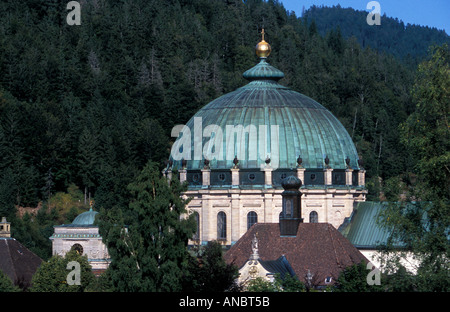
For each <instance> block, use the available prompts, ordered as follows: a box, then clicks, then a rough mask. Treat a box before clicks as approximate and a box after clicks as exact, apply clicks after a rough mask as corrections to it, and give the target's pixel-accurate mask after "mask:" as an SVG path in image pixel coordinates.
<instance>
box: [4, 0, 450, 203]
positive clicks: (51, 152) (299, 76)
mask: <svg viewBox="0 0 450 312" xmlns="http://www.w3.org/2000/svg"><path fill="white" fill-rule="evenodd" d="M0 11H1V12H10V13H9V14H7V15H5V14H3V15H1V16H0V25H1V26H0V33H2V36H1V38H0V72H1V73H2V75H0V125H1V126H0V154H1V155H2V158H1V159H0V201H3V200H4V199H7V200H8V203H10V202H11V201H13V202H14V204H18V205H29V206H35V205H36V204H37V203H38V202H39V201H46V200H48V198H49V197H50V194H55V193H57V192H67V187H68V186H69V185H71V184H76V185H77V186H78V187H79V189H80V190H82V191H83V192H84V190H85V189H87V191H88V192H90V193H91V195H92V197H95V198H96V205H97V207H104V208H106V209H109V208H111V207H112V206H113V205H119V206H120V207H122V208H124V207H126V206H127V205H128V202H129V200H130V197H129V193H128V192H127V191H126V186H127V185H128V184H130V183H131V182H132V181H133V179H134V178H135V177H136V176H137V175H138V174H139V172H140V171H141V170H142V168H143V167H144V166H145V164H146V163H147V161H148V160H149V159H151V160H152V161H155V162H157V163H158V164H161V163H163V162H164V161H165V160H166V159H167V157H168V155H169V146H170V142H169V141H170V140H172V138H170V130H171V129H172V127H173V126H174V125H175V124H182V123H186V122H187V120H188V119H189V118H190V117H191V116H192V115H193V114H194V113H195V112H196V111H197V110H198V109H199V108H200V107H202V106H204V105H205V104H206V103H208V102H209V101H211V100H212V99H214V98H216V97H218V96H220V95H222V94H224V93H226V92H230V91H232V90H235V89H236V88H238V87H240V86H242V85H243V84H244V83H245V80H244V79H243V78H242V73H243V72H244V71H245V70H247V69H249V68H250V67H251V66H253V65H254V64H255V62H256V57H255V54H254V51H253V46H254V44H255V43H256V42H257V41H258V40H259V39H260V34H259V29H260V28H261V26H262V24H264V27H265V28H266V33H267V35H266V38H267V40H268V41H269V42H270V43H271V45H272V47H273V53H272V55H271V56H270V62H271V63H273V65H275V66H276V67H278V68H280V69H281V70H283V71H284V73H285V77H286V78H285V79H283V80H282V81H281V82H282V83H284V84H286V85H287V86H289V87H291V88H292V89H294V90H297V91H300V92H302V93H304V94H306V95H308V96H310V97H312V98H314V99H315V100H317V101H319V102H320V103H322V104H323V105H324V106H325V107H326V108H328V109H330V110H331V111H332V113H333V114H335V115H336V116H337V117H338V118H339V119H340V120H341V121H342V123H343V124H344V125H345V127H346V128H347V130H348V131H349V133H350V134H351V136H352V138H353V139H354V141H355V143H356V145H357V148H358V153H359V154H360V155H361V157H362V158H363V159H364V163H365V167H366V169H367V180H368V181H369V180H370V178H371V177H378V176H381V177H382V178H383V179H384V180H385V179H388V178H390V177H393V176H399V175H400V174H403V173H404V172H405V168H406V167H407V165H408V156H407V154H406V153H405V151H404V150H403V149H402V148H400V144H399V140H398V132H399V130H398V125H399V124H400V123H401V122H404V121H405V119H406V118H407V116H408V114H409V113H410V112H411V110H412V107H411V105H410V103H411V101H410V99H411V98H410V94H409V90H410V88H411V85H412V83H413V69H411V68H410V67H406V66H404V65H403V63H402V62H400V61H398V60H397V59H395V58H394V57H392V56H391V55H390V54H392V53H393V54H394V55H397V54H398V53H397V52H398V50H402V51H407V52H408V53H410V54H411V55H413V56H414V62H415V61H416V60H420V55H422V54H421V53H422V52H421V51H422V50H423V47H424V46H425V45H428V44H429V42H431V41H430V40H434V41H435V42H442V40H444V41H445V40H448V36H446V35H445V34H443V33H442V32H439V31H437V30H432V29H427V28H425V27H419V26H411V27H409V26H408V27H407V30H405V31H403V32H402V30H401V29H402V28H403V27H402V26H401V23H399V22H398V21H391V20H390V19H387V18H383V21H384V22H383V24H382V25H383V26H380V27H376V29H377V30H378V32H375V28H374V27H372V28H370V29H368V28H367V27H364V28H361V29H360V28H358V27H355V26H354V21H355V18H356V16H357V15H358V14H361V13H362V12H359V13H355V12H352V11H351V10H350V11H349V10H347V9H342V8H338V7H336V8H327V9H325V8H323V9H319V8H313V9H311V11H310V12H309V11H308V12H306V13H305V16H304V17H302V18H297V17H296V16H295V15H294V14H293V13H290V12H286V10H285V9H284V7H283V6H282V4H281V3H279V2H277V1H259V0H258V1H256V0H255V1H245V2H242V1H231V2H230V1H228V2H227V1H212V2H211V1H206V0H194V1H171V2H169V3H162V2H158V1H137V2H136V1H133V4H132V2H131V1H129V0H126V1H121V2H119V3H118V2H117V1H113V0H105V1H103V2H102V5H99V4H98V3H97V2H95V1H94V2H89V1H88V2H87V3H86V4H85V5H84V6H83V12H82V14H83V22H82V25H81V27H71V26H68V25H66V24H65V15H64V13H66V10H65V7H64V6H61V5H59V4H56V3H53V2H52V5H49V4H46V3H45V1H38V2H36V1H33V2H25V3H23V5H22V6H17V5H16V4H15V3H14V2H12V1H6V2H5V1H4V2H2V3H1V4H0ZM58 12H59V13H58ZM219 12H220V13H219ZM355 14H356V15H355ZM336 15H338V16H339V17H340V18H339V19H338V18H336ZM10 16H13V17H14V18H10ZM313 18H314V19H315V21H314V20H313ZM362 20H364V21H365V18H363V19H362ZM323 21H325V22H323ZM337 21H339V23H340V24H341V26H340V28H336V27H334V24H333V23H335V22H337ZM328 22H330V23H328ZM331 22H332V23H331ZM261 23H262V24H261ZM324 24H327V25H329V26H331V28H327V29H325V30H324V28H323V27H324V26H323V25H324ZM397 24H398V25H397ZM385 27H386V28H387V29H388V30H389V29H390V30H389V31H388V32H387V33H388V34H387V35H386V32H385V30H384V28H385ZM351 30H355V31H362V32H363V33H361V34H356V35H357V36H356V37H357V38H359V39H362V40H366V41H365V43H364V42H360V43H358V42H357V41H356V40H354V39H348V38H349V37H350V36H351V33H349V31H351ZM392 33H395V34H397V33H398V34H400V33H401V34H402V37H401V38H402V45H401V46H405V45H406V46H407V47H408V48H401V46H399V45H398V40H397V37H395V35H392ZM424 33H426V35H423V34H424ZM381 34H383V36H384V37H383V40H380V37H379V36H380V35H381ZM419 34H420V35H419ZM425 37H427V38H429V40H428V39H427V40H424V39H423V38H425ZM370 38H371V40H369V39H370ZM374 38H377V42H378V43H380V44H381V43H382V42H384V40H385V39H386V42H391V41H392V40H395V44H388V46H389V47H390V48H389V49H387V47H386V46H376V45H373V44H372V42H373V40H372V39H374ZM419 38H421V39H419ZM443 38H444V39H443ZM369 41H370V42H371V43H370V44H369ZM361 45H362V46H363V47H361ZM369 45H370V46H371V47H372V48H368V47H366V46H369ZM397 47H398V49H397ZM374 49H376V50H374ZM396 49H397V50H396ZM380 50H384V51H387V53H379V51H380ZM414 62H413V63H414ZM2 181H3V182H2ZM8 181H13V183H9V182H8ZM2 183H3V184H5V183H8V184H9V185H10V188H9V189H5V188H4V187H2V185H3V184H2ZM373 191H374V192H375V193H373V194H370V196H373V197H375V198H376V197H377V196H378V193H377V191H378V190H377V189H373ZM11 198H12V199H11ZM3 207H10V208H8V210H10V209H11V204H8V205H7V206H2V209H6V208H3Z"/></svg>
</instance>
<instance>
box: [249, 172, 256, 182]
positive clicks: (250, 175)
mask: <svg viewBox="0 0 450 312" xmlns="http://www.w3.org/2000/svg"><path fill="white" fill-rule="evenodd" d="M255 178H256V176H255V174H254V173H249V174H248V179H249V180H250V181H254V180H255Z"/></svg>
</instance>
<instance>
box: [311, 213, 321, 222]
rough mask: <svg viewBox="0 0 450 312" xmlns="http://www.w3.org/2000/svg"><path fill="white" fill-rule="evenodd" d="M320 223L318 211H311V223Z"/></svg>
mask: <svg viewBox="0 0 450 312" xmlns="http://www.w3.org/2000/svg"><path fill="white" fill-rule="evenodd" d="M318 222H319V215H318V214H317V212H316V211H311V212H310V213H309V223H318Z"/></svg>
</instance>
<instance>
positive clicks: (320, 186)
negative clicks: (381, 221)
mask: <svg viewBox="0 0 450 312" xmlns="http://www.w3.org/2000/svg"><path fill="white" fill-rule="evenodd" d="M270 53H271V46H270V45H269V43H267V42H266V41H265V39H264V30H263V32H262V40H261V42H259V43H258V44H257V46H256V54H257V56H258V57H259V63H258V64H256V66H254V67H253V68H251V69H249V70H247V71H246V72H244V74H243V77H244V78H245V79H246V80H248V81H249V82H248V84H246V85H244V86H242V87H241V88H238V89H237V90H235V91H233V92H230V93H227V94H225V95H223V96H221V97H219V98H217V99H215V100H213V101H212V102H210V103H209V104H207V105H206V106H204V107H203V108H201V109H200V110H199V111H198V112H197V113H196V114H195V115H194V116H193V117H192V118H191V119H190V120H189V121H188V122H187V124H186V125H179V126H176V127H175V128H174V129H173V130H172V136H173V137H177V140H176V141H175V143H174V145H173V146H172V151H171V156H170V159H169V165H168V167H167V168H166V169H165V170H164V174H166V176H168V177H171V175H172V174H173V172H174V171H175V170H176V171H177V172H178V175H179V178H180V180H181V181H182V182H184V181H187V183H188V190H187V191H186V192H185V194H184V196H185V197H191V198H192V200H191V201H190V202H189V204H188V206H187V210H188V212H189V213H193V214H194V216H195V218H196V219H197V221H198V229H197V233H196V236H195V237H194V241H192V242H191V243H201V244H205V243H206V242H208V241H211V240H219V241H221V242H223V244H224V245H233V244H234V243H235V242H237V241H238V240H239V238H241V237H242V236H243V235H244V233H246V232H247V230H248V229H249V228H250V227H251V226H252V225H253V224H255V223H278V221H279V217H280V213H281V209H282V205H281V203H282V199H281V193H282V192H283V188H282V187H281V181H282V180H283V179H284V178H286V177H288V176H291V175H294V176H296V177H297V178H299V179H300V180H301V181H302V184H303V185H302V187H301V192H302V194H303V197H302V207H301V211H302V218H303V220H304V223H329V224H331V225H332V226H334V227H335V228H336V229H337V228H338V227H339V226H340V225H341V224H342V223H343V221H344V219H345V218H347V217H349V216H350V215H351V213H352V211H353V207H354V203H355V202H362V201H365V198H366V194H367V190H366V188H365V181H364V180H365V170H364V168H362V166H361V162H360V160H359V157H358V154H357V151H356V148H355V145H354V143H353V142H352V139H351V137H350V136H349V134H348V132H347V131H346V129H345V128H344V126H343V125H342V124H341V123H340V122H339V120H338V119H337V118H336V117H335V116H333V114H332V113H331V112H330V111H328V110H327V109H326V108H325V107H324V106H322V105H321V104H319V103H317V102H316V101H314V100H313V99H311V98H309V97H307V96H305V95H303V94H300V93H298V92H296V91H293V90H290V89H289V88H287V87H285V86H283V85H282V84H280V83H279V80H280V79H282V78H283V77H284V73H283V72H281V71H280V70H278V69H277V68H275V67H273V66H272V65H270V64H269V63H268V61H267V58H268V57H269V55H270Z"/></svg>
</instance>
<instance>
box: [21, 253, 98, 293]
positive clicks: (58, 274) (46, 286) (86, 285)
mask: <svg viewBox="0 0 450 312" xmlns="http://www.w3.org/2000/svg"><path fill="white" fill-rule="evenodd" d="M71 261H77V262H78V263H79V264H80V285H69V284H68V283H67V276H68V274H69V273H70V272H71V270H72V268H70V269H67V264H68V263H69V262H71ZM94 281H95V276H94V274H93V273H92V268H91V266H90V264H89V262H88V260H87V256H81V255H79V254H78V253H77V252H76V251H75V250H72V251H69V252H68V253H67V254H66V255H65V256H64V257H61V256H58V255H55V256H52V257H51V258H50V259H49V261H47V262H43V263H42V264H41V266H40V267H39V268H38V270H37V271H36V273H35V274H34V275H33V279H32V281H31V282H32V287H31V288H30V290H31V291H33V292H84V291H89V290H92V287H93V285H95V283H94Z"/></svg>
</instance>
